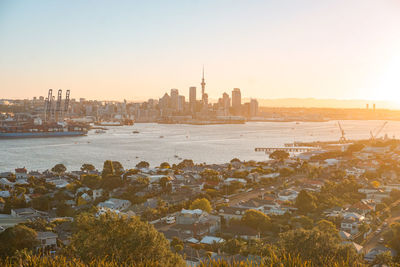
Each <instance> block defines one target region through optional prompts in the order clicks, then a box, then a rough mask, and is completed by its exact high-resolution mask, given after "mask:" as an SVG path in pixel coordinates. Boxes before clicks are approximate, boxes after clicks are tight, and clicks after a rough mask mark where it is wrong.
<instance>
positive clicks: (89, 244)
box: [68, 212, 184, 266]
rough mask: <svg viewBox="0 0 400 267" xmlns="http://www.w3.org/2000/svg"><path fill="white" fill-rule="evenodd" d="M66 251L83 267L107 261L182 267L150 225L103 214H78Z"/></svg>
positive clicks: (110, 214)
mask: <svg viewBox="0 0 400 267" xmlns="http://www.w3.org/2000/svg"><path fill="white" fill-rule="evenodd" d="M75 227H76V232H75V233H74V234H73V236H72V238H71V244H70V246H69V247H68V250H69V251H70V252H71V253H72V256H78V257H79V258H80V259H81V260H83V261H84V262H86V263H89V262H91V261H92V260H96V259H104V258H106V257H107V258H108V259H110V260H114V261H116V262H119V263H120V264H121V266H122V265H139V264H140V263H142V262H146V261H157V262H158V265H159V266H170V265H174V264H175V265H176V266H184V261H183V259H182V258H181V257H180V256H179V255H177V254H175V253H173V252H172V251H171V250H170V246H169V243H168V241H167V240H166V239H165V237H164V235H163V234H161V233H159V232H158V231H157V230H156V229H155V228H154V226H153V225H151V224H149V223H147V222H143V221H141V220H140V219H139V218H138V217H130V218H128V217H125V216H121V215H117V214H115V213H111V212H109V213H106V214H104V215H101V216H99V217H95V216H94V215H91V214H81V215H79V216H78V217H77V219H76V225H75Z"/></svg>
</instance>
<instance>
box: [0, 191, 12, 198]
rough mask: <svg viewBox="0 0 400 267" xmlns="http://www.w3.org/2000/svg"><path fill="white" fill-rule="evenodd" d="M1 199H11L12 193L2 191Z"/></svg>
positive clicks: (0, 192)
mask: <svg viewBox="0 0 400 267" xmlns="http://www.w3.org/2000/svg"><path fill="white" fill-rule="evenodd" d="M0 197H2V198H9V197H10V191H0Z"/></svg>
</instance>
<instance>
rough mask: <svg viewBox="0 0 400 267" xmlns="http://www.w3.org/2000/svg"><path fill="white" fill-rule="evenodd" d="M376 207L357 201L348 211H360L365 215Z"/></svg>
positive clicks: (359, 212)
mask: <svg viewBox="0 0 400 267" xmlns="http://www.w3.org/2000/svg"><path fill="white" fill-rule="evenodd" d="M373 210H374V207H372V206H370V205H367V204H365V203H363V202H361V201H360V202H357V203H355V204H353V205H351V206H350V207H349V208H348V209H347V210H346V212H354V213H358V214H361V215H363V216H365V215H366V214H368V213H369V212H371V211H373Z"/></svg>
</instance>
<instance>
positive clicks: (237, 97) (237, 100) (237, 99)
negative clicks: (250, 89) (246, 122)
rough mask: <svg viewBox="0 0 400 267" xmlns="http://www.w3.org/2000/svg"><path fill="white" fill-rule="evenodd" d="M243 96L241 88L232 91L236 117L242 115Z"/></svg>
mask: <svg viewBox="0 0 400 267" xmlns="http://www.w3.org/2000/svg"><path fill="white" fill-rule="evenodd" d="M241 107H242V95H241V93H240V89H239V88H234V89H233V91H232V109H233V113H234V114H235V115H240V114H241Z"/></svg>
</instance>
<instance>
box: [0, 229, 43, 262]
mask: <svg viewBox="0 0 400 267" xmlns="http://www.w3.org/2000/svg"><path fill="white" fill-rule="evenodd" d="M36 237H37V233H36V231H35V230H33V229H32V228H29V227H28V226H25V225H22V224H18V225H16V226H14V227H10V228H7V229H6V230H5V231H3V232H2V233H0V257H6V256H12V255H14V253H15V252H16V251H18V250H22V249H28V250H33V249H34V248H35V246H36V245H37V244H38V241H37V239H36Z"/></svg>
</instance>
